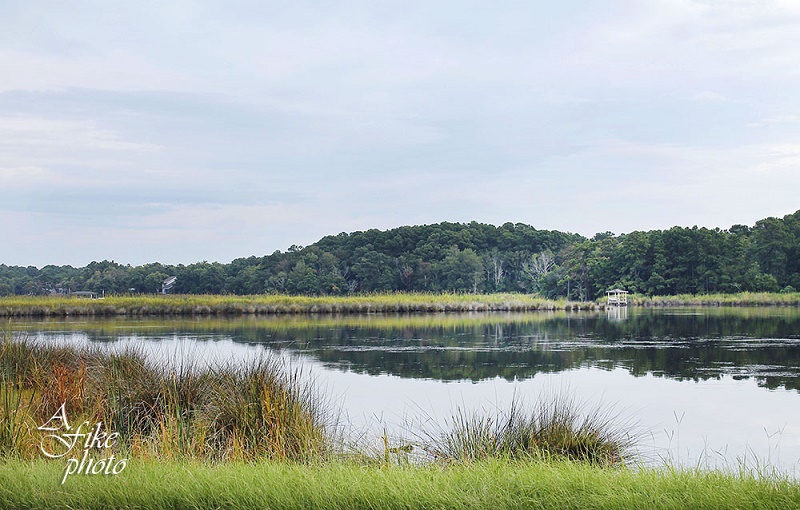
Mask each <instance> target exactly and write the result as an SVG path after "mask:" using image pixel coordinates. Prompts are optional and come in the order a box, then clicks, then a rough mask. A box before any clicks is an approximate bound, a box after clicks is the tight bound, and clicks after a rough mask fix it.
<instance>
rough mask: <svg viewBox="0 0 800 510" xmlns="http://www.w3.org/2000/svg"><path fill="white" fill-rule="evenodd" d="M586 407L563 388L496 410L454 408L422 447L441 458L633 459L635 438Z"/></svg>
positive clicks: (607, 414) (605, 414) (600, 412)
mask: <svg viewBox="0 0 800 510" xmlns="http://www.w3.org/2000/svg"><path fill="white" fill-rule="evenodd" d="M584 411H585V406H582V405H579V404H577V403H576V401H575V400H574V398H573V397H571V396H568V395H566V394H550V395H544V396H542V397H540V398H539V400H538V401H537V402H536V403H535V404H534V405H533V406H532V407H531V408H530V409H528V410H526V409H524V406H523V405H522V403H520V401H518V400H516V399H515V400H514V401H513V402H512V403H511V406H510V409H509V410H508V411H507V412H500V411H498V412H497V413H496V415H495V416H487V415H486V414H484V413H477V412H475V413H466V412H464V411H462V410H459V411H458V412H457V413H456V414H455V415H454V416H453V417H451V419H450V423H449V428H448V429H446V430H443V431H438V432H434V433H427V434H426V436H425V437H424V438H423V441H422V448H423V450H425V451H426V452H427V453H428V454H429V455H430V456H431V457H432V458H434V459H436V460H440V461H446V462H475V461H483V460H486V459H492V458H500V459H504V458H507V459H513V460H541V459H565V460H570V461H579V462H587V463H589V464H596V465H602V466H618V465H623V464H624V463H625V462H626V461H629V460H632V459H633V447H634V446H635V443H636V438H635V436H633V435H632V434H631V433H630V431H629V429H628V428H627V427H623V426H621V425H620V424H617V423H616V422H615V421H616V420H615V416H613V415H612V414H611V413H610V412H609V411H604V410H603V409H601V408H596V409H593V410H589V411H586V412H584Z"/></svg>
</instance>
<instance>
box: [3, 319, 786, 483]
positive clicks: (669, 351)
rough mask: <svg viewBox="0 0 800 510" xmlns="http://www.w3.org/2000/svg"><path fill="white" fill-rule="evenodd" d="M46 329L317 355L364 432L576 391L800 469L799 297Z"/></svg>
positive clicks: (697, 439)
mask: <svg viewBox="0 0 800 510" xmlns="http://www.w3.org/2000/svg"><path fill="white" fill-rule="evenodd" d="M15 328H16V329H18V330H20V329H22V330H27V334H28V335H30V336H33V337H36V338H38V339H40V340H42V341H61V342H70V343H77V344H86V343H91V344H104V345H105V344H107V345H108V346H109V348H118V347H121V346H125V345H137V346H141V347H143V348H145V349H146V351H147V352H148V353H150V355H151V356H153V357H154V358H156V359H158V360H161V361H164V362H170V363H176V362H180V361H181V360H182V359H185V358H188V357H194V358H196V359H201V360H204V361H206V362H215V361H229V360H238V359H242V358H245V357H248V356H253V355H257V354H258V353H260V352H262V351H270V352H273V353H279V354H280V355H283V356H288V357H290V358H292V359H293V360H295V362H298V363H302V364H303V366H304V367H306V368H308V369H309V370H308V371H309V372H310V373H311V374H312V376H313V377H314V378H315V380H316V381H317V383H318V384H319V385H320V388H322V389H323V391H324V392H325V393H326V395H327V396H328V398H329V400H331V401H332V402H333V404H334V405H335V406H336V407H337V408H338V407H341V409H342V412H343V416H344V417H345V418H346V419H347V421H348V423H350V424H351V426H352V428H353V430H354V431H355V432H356V433H363V434H366V435H368V436H369V435H373V436H377V435H378V434H380V433H381V432H382V431H383V430H384V429H386V430H388V431H390V433H391V434H393V435H398V436H409V435H410V434H411V435H413V433H412V432H409V431H414V430H419V429H421V428H424V427H431V426H434V427H435V426H437V424H438V425H441V424H443V423H444V422H445V421H446V419H447V417H448V416H450V415H452V413H453V412H455V411H456V410H457V409H465V410H473V409H478V410H483V411H484V412H487V413H495V412H496V411H497V410H498V409H507V408H508V405H509V404H510V402H511V401H512V399H514V398H518V399H522V400H523V401H529V402H532V401H535V399H536V396H537V395H540V394H542V393H548V392H549V393H553V392H561V393H563V392H566V393H569V394H571V395H573V396H574V397H575V399H576V400H578V401H581V402H585V403H586V404H587V406H588V408H594V407H597V406H600V407H603V408H604V409H607V410H611V411H612V412H614V413H615V414H616V415H617V416H618V418H617V419H618V422H619V423H620V424H621V426H626V427H630V428H631V430H634V431H636V433H637V434H638V435H639V437H640V439H639V444H640V446H639V448H640V453H641V455H642V457H643V458H644V460H645V461H646V462H650V463H656V464H658V463H663V461H664V460H668V461H670V462H673V463H679V464H683V465H690V466H696V465H697V466H704V467H723V468H737V467H738V466H739V465H740V464H742V463H744V464H746V465H747V466H751V467H754V466H763V465H768V466H771V467H774V468H777V469H779V470H781V471H783V472H786V473H790V474H793V475H796V473H797V471H798V470H797V468H800V405H799V404H800V310H798V309H796V308H744V309H734V308H722V309H720V308H716V309H668V310H647V309H630V310H629V309H625V308H623V309H614V310H609V311H603V312H599V313H598V312H585V313H583V312H582V313H571V312H540V313H514V314H511V313H472V314H446V315H445V314H435V315H405V316H400V315H370V316H344V317H330V316H319V317H311V318H309V317H239V318H231V319H215V318H182V319H166V320H152V319H126V320H119V319H114V320H91V321H86V320H84V321H77V320H62V321H59V320H49V321H43V322H25V323H17V324H15Z"/></svg>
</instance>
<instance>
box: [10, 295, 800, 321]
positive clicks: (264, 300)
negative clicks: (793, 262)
mask: <svg viewBox="0 0 800 510" xmlns="http://www.w3.org/2000/svg"><path fill="white" fill-rule="evenodd" d="M629 306H630V307H678V306H699V307H707V306H711V307H715V306H800V293H788V294H779V293H753V292H743V293H739V294H709V295H679V296H653V297H650V296H640V295H631V296H630V297H629ZM606 307H607V306H606V304H605V299H600V300H597V301H586V302H576V301H567V300H564V299H560V300H552V299H546V298H542V297H539V296H535V295H531V294H508V293H507V294H455V293H409V294H403V293H394V294H389V293H387V294H365V295H357V296H347V297H333V296H289V295H273V294H264V295H248V296H235V295H144V296H108V297H106V298H104V299H86V298H76V297H60V296H55V297H51V296H8V297H2V298H0V317H6V318H12V317H68V316H105V317H111V316H165V315H166V316H169V315H190V316H195V315H278V314H298V315H300V314H365V313H439V312H532V311H553V310H572V311H582V310H604V309H605V308H606Z"/></svg>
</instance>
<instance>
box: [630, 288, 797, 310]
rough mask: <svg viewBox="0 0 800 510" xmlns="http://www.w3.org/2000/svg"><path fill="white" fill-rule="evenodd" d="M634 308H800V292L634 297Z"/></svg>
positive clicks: (632, 298) (631, 297)
mask: <svg viewBox="0 0 800 510" xmlns="http://www.w3.org/2000/svg"><path fill="white" fill-rule="evenodd" d="M628 303H629V304H631V305H632V306H646V307H671V306H800V292H790V293H777V292H739V293H736V294H679V295H675V296H645V295H638V294H637V295H633V296H630V297H629V298H628Z"/></svg>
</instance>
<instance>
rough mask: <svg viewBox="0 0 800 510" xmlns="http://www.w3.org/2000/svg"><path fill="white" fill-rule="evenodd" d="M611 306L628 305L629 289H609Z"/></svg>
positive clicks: (607, 292)
mask: <svg viewBox="0 0 800 510" xmlns="http://www.w3.org/2000/svg"><path fill="white" fill-rule="evenodd" d="M606 294H608V305H609V306H628V291H627V290H622V289H611V290H607V291H606Z"/></svg>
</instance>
